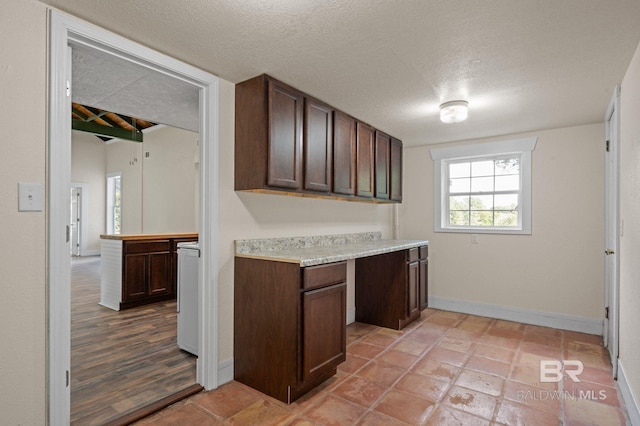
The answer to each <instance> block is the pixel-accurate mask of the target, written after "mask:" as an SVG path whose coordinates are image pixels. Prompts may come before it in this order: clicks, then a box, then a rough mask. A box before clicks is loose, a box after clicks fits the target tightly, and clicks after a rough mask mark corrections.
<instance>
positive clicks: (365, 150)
mask: <svg viewBox="0 0 640 426" xmlns="http://www.w3.org/2000/svg"><path fill="white" fill-rule="evenodd" d="M356 129H357V130H356V195H357V196H358V197H367V198H372V197H373V192H374V142H375V134H376V130H375V129H374V128H373V127H371V126H369V125H368V124H364V123H361V122H359V121H358V123H357V127H356Z"/></svg>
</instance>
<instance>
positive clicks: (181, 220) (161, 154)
mask: <svg viewBox="0 0 640 426" xmlns="http://www.w3.org/2000/svg"><path fill="white" fill-rule="evenodd" d="M158 127H159V128H158V129H155V128H151V129H149V131H145V132H144V142H143V143H142V150H143V152H142V161H143V167H142V169H143V172H142V232H144V233H146V234H151V233H162V232H196V231H197V230H198V225H197V222H196V219H197V217H196V214H195V212H196V211H197V210H198V209H197V205H196V202H197V200H196V194H197V192H198V168H197V166H198V162H199V147H198V134H197V133H194V132H191V131H188V130H183V129H178V128H175V127H168V126H158ZM152 129H153V130H152ZM194 182H195V184H194Z"/></svg>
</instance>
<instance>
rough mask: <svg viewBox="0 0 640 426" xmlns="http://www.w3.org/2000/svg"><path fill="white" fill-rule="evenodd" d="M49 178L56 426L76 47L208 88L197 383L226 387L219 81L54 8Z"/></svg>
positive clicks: (61, 410)
mask: <svg viewBox="0 0 640 426" xmlns="http://www.w3.org/2000/svg"><path fill="white" fill-rule="evenodd" d="M49 17H50V25H49V30H50V37H49V55H50V57H49V123H48V124H49V126H48V167H49V172H48V176H47V190H48V193H47V200H48V204H47V213H48V215H47V216H48V218H47V219H48V224H47V225H48V229H47V233H48V235H47V236H48V247H47V268H48V274H47V276H48V282H47V296H48V308H49V312H48V320H49V322H48V341H47V359H48V366H47V367H48V370H47V376H48V381H47V383H48V389H47V407H48V409H47V411H48V413H47V414H48V423H49V424H50V425H66V424H69V421H70V391H69V369H70V352H71V347H70V341H71V331H70V318H71V315H70V258H69V243H68V241H67V225H68V222H69V186H70V180H71V177H70V174H71V123H70V116H71V98H70V93H69V85H70V81H71V48H70V47H69V46H70V44H76V45H77V44H81V45H84V46H87V47H90V48H92V49H98V50H100V51H102V52H104V53H106V54H109V55H114V56H117V57H119V58H121V59H125V60H127V61H131V62H133V63H136V64H138V65H141V66H144V67H147V68H150V69H153V70H155V71H158V72H161V73H164V74H166V75H169V76H171V77H173V78H176V79H179V80H182V81H185V82H188V83H190V84H192V85H194V86H195V87H197V88H199V90H200V101H199V115H200V124H199V134H200V141H201V142H202V143H200V159H201V164H200V189H199V190H200V200H201V201H200V212H199V213H200V223H199V240H200V250H201V262H200V282H199V283H198V289H199V292H200V298H199V299H200V300H199V306H198V320H199V324H200V328H199V336H198V337H199V339H198V351H199V353H200V354H201V356H200V357H199V358H198V361H197V367H196V368H197V372H196V380H197V381H198V383H199V384H201V385H202V386H204V388H205V389H214V388H216V387H217V386H218V306H217V300H218V270H219V265H218V258H219V257H218V246H219V241H218V235H219V232H218V228H219V224H218V221H219V212H218V210H219V202H218V187H219V186H218V126H219V123H218V111H219V104H218V97H219V81H218V78H217V77H215V76H213V75H211V74H209V73H207V72H204V71H202V70H199V69H197V68H195V67H192V66H190V65H187V64H184V63H182V62H180V61H178V60H176V59H173V58H171V57H169V56H166V55H163V54H161V53H158V52H156V51H154V50H151V49H149V48H147V47H144V46H142V45H140V44H138V43H135V42H132V41H131V40H127V39H125V38H123V37H120V36H117V35H115V34H113V33H111V32H109V31H106V30H103V29H101V28H99V27H96V26H94V25H92V24H89V23H87V22H84V21H82V20H80V19H77V18H74V17H72V16H69V15H66V14H63V13H61V12H58V11H55V10H50V13H49Z"/></svg>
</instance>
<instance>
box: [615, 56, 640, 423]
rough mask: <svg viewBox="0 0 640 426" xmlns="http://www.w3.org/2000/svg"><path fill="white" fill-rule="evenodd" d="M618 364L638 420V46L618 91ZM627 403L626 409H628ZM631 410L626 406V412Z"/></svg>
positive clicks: (639, 130) (639, 181)
mask: <svg viewBox="0 0 640 426" xmlns="http://www.w3.org/2000/svg"><path fill="white" fill-rule="evenodd" d="M620 218H621V220H622V221H623V222H624V227H623V234H622V237H621V238H620V355H619V359H620V365H621V366H623V368H624V373H625V376H626V379H627V381H628V383H629V387H630V390H631V392H632V395H633V398H635V407H633V409H634V410H635V415H636V417H635V420H636V421H638V420H640V416H639V410H640V333H639V332H638V325H639V324H640V309H639V308H638V305H639V304H640V286H639V285H638V283H639V282H640V267H639V266H638V259H640V45H639V46H638V49H637V50H636V53H635V55H634V57H633V59H632V61H631V64H630V65H629V69H628V70H627V73H626V75H625V77H624V79H623V80H622V84H621V88H620ZM629 405H630V404H629V401H627V406H629ZM631 410H632V407H629V411H631Z"/></svg>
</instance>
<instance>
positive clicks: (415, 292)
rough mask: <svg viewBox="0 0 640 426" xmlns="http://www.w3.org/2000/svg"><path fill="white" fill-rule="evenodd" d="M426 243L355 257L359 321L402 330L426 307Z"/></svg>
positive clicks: (357, 314) (357, 319) (357, 317)
mask: <svg viewBox="0 0 640 426" xmlns="http://www.w3.org/2000/svg"><path fill="white" fill-rule="evenodd" d="M427 254H428V248H427V246H423V247H419V248H413V249H409V250H402V251H394V252H391V253H385V254H380V255H377V256H369V257H363V258H360V259H356V321H358V322H364V323H367V324H374V325H377V326H380V327H387V328H393V329H395V330H401V329H402V328H404V327H406V326H407V325H408V324H409V323H411V322H412V321H415V320H416V319H417V318H419V317H420V311H422V310H423V309H424V308H426V307H427V298H428V293H427V284H426V283H427Z"/></svg>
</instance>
